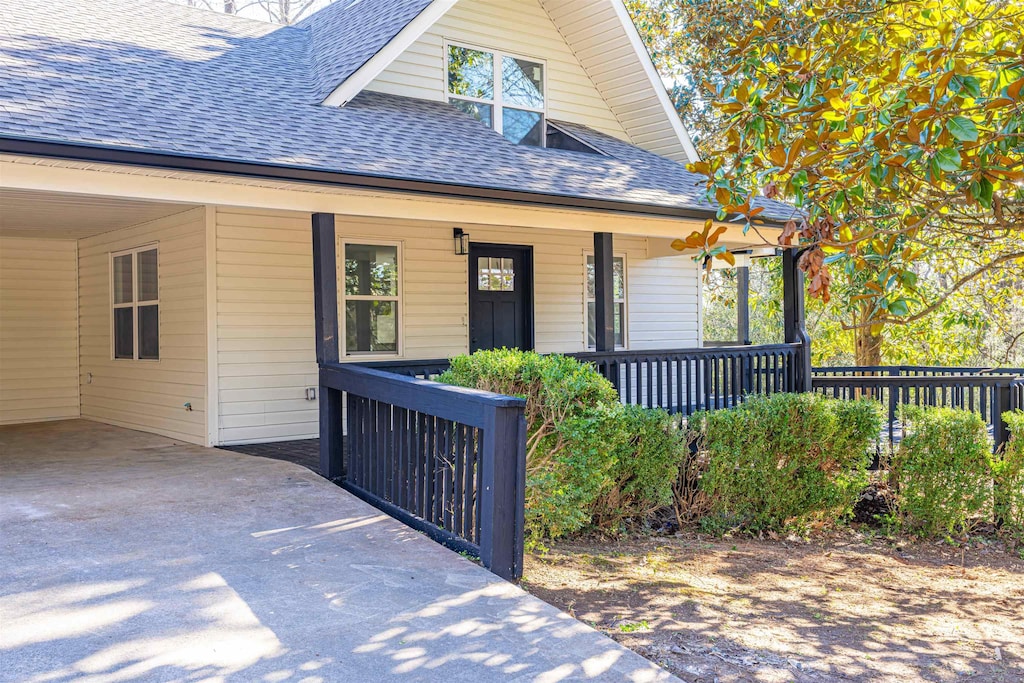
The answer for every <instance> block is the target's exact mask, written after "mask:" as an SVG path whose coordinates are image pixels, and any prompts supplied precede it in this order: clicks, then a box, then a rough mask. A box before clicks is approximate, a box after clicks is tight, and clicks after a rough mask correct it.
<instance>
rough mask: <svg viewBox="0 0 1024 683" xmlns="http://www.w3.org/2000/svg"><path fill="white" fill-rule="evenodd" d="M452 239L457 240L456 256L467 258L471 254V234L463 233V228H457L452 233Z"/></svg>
mask: <svg viewBox="0 0 1024 683" xmlns="http://www.w3.org/2000/svg"><path fill="white" fill-rule="evenodd" d="M452 237H453V239H454V240H455V255H456V256H466V255H467V254H469V233H468V232H463V231H462V228H455V229H454V230H453V231H452Z"/></svg>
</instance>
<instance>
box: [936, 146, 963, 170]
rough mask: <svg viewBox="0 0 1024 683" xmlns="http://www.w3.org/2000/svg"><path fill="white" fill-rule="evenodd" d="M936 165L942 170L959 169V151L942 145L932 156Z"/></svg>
mask: <svg viewBox="0 0 1024 683" xmlns="http://www.w3.org/2000/svg"><path fill="white" fill-rule="evenodd" d="M933 159H934V161H935V163H936V165H937V166H938V167H939V168H940V169H941V170H943V171H947V172H948V171H959V170H960V152H958V151H956V150H955V149H953V148H952V147H943V148H942V149H940V150H939V151H938V152H936V153H935V156H934V157H933Z"/></svg>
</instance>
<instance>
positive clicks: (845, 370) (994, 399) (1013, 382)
mask: <svg viewBox="0 0 1024 683" xmlns="http://www.w3.org/2000/svg"><path fill="white" fill-rule="evenodd" d="M1017 372H1021V375H1022V376H1020V377H1018V376H1016V375H1015V374H1014V373H1017ZM813 387H814V390H815V391H817V392H819V393H822V394H825V395H827V396H832V397H835V398H843V399H853V398H858V397H861V396H866V397H869V398H873V399H875V400H877V401H880V402H881V403H882V404H883V405H884V406H885V409H886V411H887V416H886V425H887V427H886V434H885V435H884V436H885V437H886V439H887V441H888V442H889V446H890V447H891V446H892V445H894V444H895V443H897V442H898V441H899V440H900V438H902V426H901V423H900V419H899V418H900V410H901V408H902V407H903V406H908V405H917V406H943V407H947V408H958V409H962V410H970V411H974V412H976V413H978V414H979V415H981V417H982V418H983V419H984V420H985V422H986V423H987V424H988V426H989V429H990V430H991V432H992V440H993V447H994V448H995V449H999V448H1000V447H1002V445H1003V444H1004V443H1006V441H1007V440H1008V439H1009V433H1008V431H1007V427H1006V425H1005V423H1004V421H1003V413H1005V412H1007V411H1010V410H1015V409H1024V371H1020V370H1019V369H1015V368H1008V369H1007V368H1001V369H997V370H992V369H982V368H949V367H927V366H880V367H866V366H856V367H851V366H843V367H822V368H815V369H814V378H813Z"/></svg>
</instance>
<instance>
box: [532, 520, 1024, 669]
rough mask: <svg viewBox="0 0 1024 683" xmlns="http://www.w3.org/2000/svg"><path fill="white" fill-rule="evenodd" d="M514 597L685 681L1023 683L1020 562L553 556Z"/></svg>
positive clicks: (852, 550) (578, 549)
mask: <svg viewBox="0 0 1024 683" xmlns="http://www.w3.org/2000/svg"><path fill="white" fill-rule="evenodd" d="M524 587H525V588H526V589H527V590H529V591H531V592H532V593H534V594H535V595H537V596H539V597H541V598H543V599H544V600H546V601H548V602H549V603H551V604H553V605H556V606H557V607H560V608H562V609H564V610H566V611H567V612H569V613H570V614H572V615H574V616H575V617H577V618H578V619H581V620H583V621H584V622H587V623H589V624H591V625H593V626H595V627H596V628H598V629H600V630H601V631H604V632H605V633H607V634H608V635H610V636H611V637H613V638H614V639H615V640H617V641H619V642H620V643H622V644H623V645H626V646H627V647H629V648H631V649H633V650H635V651H636V652H639V653H640V654H642V655H644V656H645V657H647V658H648V659H651V660H653V661H655V662H658V663H659V664H661V665H662V666H663V667H665V668H666V669H668V670H669V671H671V672H672V673H674V674H675V675H677V676H679V677H680V678H681V679H683V680H684V681H691V682H694V683H696V682H698V681H699V682H700V683H711V682H712V681H720V682H721V683H728V682H734V681H736V682H738V681H758V682H761V681H772V682H774V681H779V682H784V681H785V682H789V681H798V682H802V681H899V682H900V683H903V682H905V681H906V682H909V681H972V682H983V683H997V682H998V683H1010V682H1013V683H1021V682H1022V681H1024V560H1022V559H1021V558H1020V556H1018V555H1017V554H1015V553H1011V552H1009V551H1007V550H1005V549H1003V548H1002V547H1001V546H1000V545H999V544H997V543H995V542H975V543H973V544H972V545H971V546H970V547H967V548H965V549H963V550H961V549H959V548H953V547H951V546H949V545H946V544H935V543H915V544H906V545H900V544H898V543H893V542H890V541H885V540H879V539H877V538H873V537H871V536H870V535H862V534H859V533H857V532H854V531H848V532H845V533H844V534H843V535H840V536H836V537H833V538H830V539H829V540H828V541H827V542H826V541H818V542H812V543H805V542H802V541H800V540H798V539H789V540H788V541H787V540H781V539H780V540H764V541H760V540H751V539H710V538H707V537H703V536H698V535H696V534H682V535H677V536H672V537H649V538H641V539H630V540H619V541H608V540H602V539H589V540H582V541H573V542H566V543H558V544H555V545H554V546H553V547H552V548H551V549H550V551H549V552H548V553H547V554H546V555H536V554H535V555H532V556H528V557H527V562H526V573H525V581H524Z"/></svg>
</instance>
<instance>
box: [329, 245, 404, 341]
mask: <svg viewBox="0 0 1024 683" xmlns="http://www.w3.org/2000/svg"><path fill="white" fill-rule="evenodd" d="M344 248H345V275H344V277H345V289H344V295H343V299H344V301H343V310H344V318H345V353H346V354H347V355H369V354H391V355H394V354H397V353H399V338H398V337H399V335H398V332H399V328H398V323H399V320H398V312H399V303H400V299H399V297H400V296H401V280H400V277H399V276H400V273H399V263H400V260H399V257H400V251H399V245H398V244H361V243H360V244H355V243H345V247H344Z"/></svg>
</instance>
